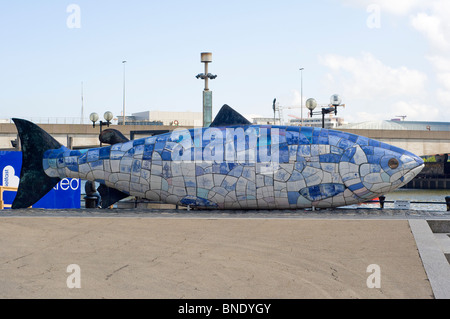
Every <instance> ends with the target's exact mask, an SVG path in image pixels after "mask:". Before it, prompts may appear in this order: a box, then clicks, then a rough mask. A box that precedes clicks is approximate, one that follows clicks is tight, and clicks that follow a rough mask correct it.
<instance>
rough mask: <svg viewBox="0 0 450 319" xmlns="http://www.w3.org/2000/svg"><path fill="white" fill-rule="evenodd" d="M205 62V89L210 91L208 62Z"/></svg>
mask: <svg viewBox="0 0 450 319" xmlns="http://www.w3.org/2000/svg"><path fill="white" fill-rule="evenodd" d="M204 63H205V91H209V88H208V62H204Z"/></svg>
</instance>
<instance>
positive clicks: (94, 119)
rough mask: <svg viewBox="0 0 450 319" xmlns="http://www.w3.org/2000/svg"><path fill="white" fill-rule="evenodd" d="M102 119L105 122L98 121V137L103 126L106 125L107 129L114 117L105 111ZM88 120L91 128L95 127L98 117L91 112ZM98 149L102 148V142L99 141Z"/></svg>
mask: <svg viewBox="0 0 450 319" xmlns="http://www.w3.org/2000/svg"><path fill="white" fill-rule="evenodd" d="M103 117H104V118H105V120H106V122H103V121H100V135H101V134H102V131H103V125H106V126H107V127H109V124H111V120H112V119H113V117H114V115H113V114H112V113H111V112H110V111H106V112H105V114H103ZM89 119H90V120H91V122H92V127H95V122H97V121H98V119H99V116H98V114H97V113H95V112H93V113H91V114H90V115H89ZM100 147H102V141H101V140H100Z"/></svg>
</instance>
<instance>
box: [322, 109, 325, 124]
mask: <svg viewBox="0 0 450 319" xmlns="http://www.w3.org/2000/svg"><path fill="white" fill-rule="evenodd" d="M322 128H325V109H322Z"/></svg>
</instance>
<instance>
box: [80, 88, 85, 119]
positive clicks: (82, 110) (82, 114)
mask: <svg viewBox="0 0 450 319" xmlns="http://www.w3.org/2000/svg"><path fill="white" fill-rule="evenodd" d="M83 103H84V101H83V82H81V121H80V124H83V117H84V105H83Z"/></svg>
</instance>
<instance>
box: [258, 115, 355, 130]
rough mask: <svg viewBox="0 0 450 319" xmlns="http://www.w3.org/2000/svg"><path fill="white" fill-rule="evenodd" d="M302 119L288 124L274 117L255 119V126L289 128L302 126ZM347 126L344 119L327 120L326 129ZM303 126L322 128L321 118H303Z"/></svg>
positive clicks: (295, 119)
mask: <svg viewBox="0 0 450 319" xmlns="http://www.w3.org/2000/svg"><path fill="white" fill-rule="evenodd" d="M301 121H302V120H301V118H297V117H296V118H294V119H290V120H289V121H288V122H287V123H284V122H281V123H280V119H279V118H275V120H274V118H273V117H254V118H253V124H257V125H287V126H301V125H302V124H301V123H302V122H301ZM345 124H347V123H346V122H345V121H344V119H343V118H342V117H330V118H328V117H327V118H325V128H327V129H334V128H337V127H339V126H342V125H345ZM303 126H309V127H322V119H321V118H303Z"/></svg>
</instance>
